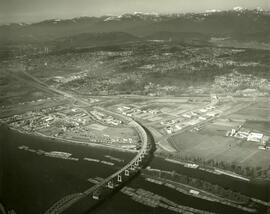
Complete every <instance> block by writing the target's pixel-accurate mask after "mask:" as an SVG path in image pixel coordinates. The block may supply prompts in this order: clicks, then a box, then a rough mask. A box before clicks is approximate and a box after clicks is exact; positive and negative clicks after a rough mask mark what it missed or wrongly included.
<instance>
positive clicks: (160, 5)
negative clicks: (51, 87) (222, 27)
mask: <svg viewBox="0 0 270 214" xmlns="http://www.w3.org/2000/svg"><path fill="white" fill-rule="evenodd" d="M236 6H241V7H244V8H248V9H255V8H257V7H261V8H263V9H264V10H270V0H0V24H7V23H12V22H25V23H33V22H38V21H42V20H45V19H68V18H73V17H80V16H102V15H120V14H123V13H133V12H148V13H149V12H155V13H184V12H203V11H205V10H208V9H219V10H228V9H231V8H233V7H236Z"/></svg>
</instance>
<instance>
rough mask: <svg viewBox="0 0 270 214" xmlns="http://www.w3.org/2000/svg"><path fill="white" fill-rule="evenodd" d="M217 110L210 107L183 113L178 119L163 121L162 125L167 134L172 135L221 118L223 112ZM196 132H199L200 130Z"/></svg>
mask: <svg viewBox="0 0 270 214" xmlns="http://www.w3.org/2000/svg"><path fill="white" fill-rule="evenodd" d="M215 108H216V107H215V106H213V105H209V106H207V107H205V108H201V109H199V110H197V111H190V112H186V113H183V114H181V115H180V117H178V118H176V119H172V120H169V121H161V122H160V124H161V125H162V126H165V128H164V130H165V132H166V133H167V134H172V133H175V132H177V131H179V130H181V129H183V128H186V127H188V126H196V125H198V124H200V123H201V122H203V121H206V120H209V119H211V118H213V117H217V116H219V115H220V113H221V112H220V111H218V110H216V109H215ZM194 130H199V128H197V129H194Z"/></svg>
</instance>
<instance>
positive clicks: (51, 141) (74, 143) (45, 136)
mask: <svg viewBox="0 0 270 214" xmlns="http://www.w3.org/2000/svg"><path fill="white" fill-rule="evenodd" d="M7 127H8V128H9V129H11V130H13V131H15V132H17V133H20V134H24V135H28V136H34V137H42V138H45V139H48V140H50V143H53V142H54V141H55V142H57V141H58V142H61V143H67V144H72V145H83V146H88V147H99V148H103V149H109V150H110V149H112V150H116V151H121V152H129V153H137V152H138V151H136V150H129V149H123V148H117V147H113V146H110V145H104V144H97V143H93V142H89V143H86V142H81V141H75V140H68V139H63V138H57V137H51V136H47V135H44V134H41V133H38V132H35V133H29V132H24V131H21V130H19V129H15V128H12V127H9V126H7Z"/></svg>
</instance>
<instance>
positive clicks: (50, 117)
mask: <svg viewBox="0 0 270 214" xmlns="http://www.w3.org/2000/svg"><path fill="white" fill-rule="evenodd" d="M87 121H88V118H87V114H86V113H85V112H83V111H81V110H79V109H75V108H73V109H71V110H70V109H68V108H65V107H63V106H58V107H49V108H45V109H40V110H35V111H28V112H26V113H23V114H21V115H14V116H11V117H9V118H6V119H3V122H5V123H7V124H9V126H10V127H12V128H14V129H17V130H20V131H24V132H35V131H44V130H46V132H48V133H51V134H53V135H54V136H58V135H60V134H63V133H65V132H66V131H67V130H69V129H71V128H74V127H80V126H81V125H85V124H86V123H87Z"/></svg>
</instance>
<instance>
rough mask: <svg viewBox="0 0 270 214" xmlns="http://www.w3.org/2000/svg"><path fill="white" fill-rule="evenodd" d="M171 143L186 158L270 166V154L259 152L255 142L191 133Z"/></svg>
mask: <svg viewBox="0 0 270 214" xmlns="http://www.w3.org/2000/svg"><path fill="white" fill-rule="evenodd" d="M169 141H170V143H171V144H172V145H173V146H174V147H175V148H176V150H177V151H178V152H179V153H180V154H182V155H184V156H189V157H200V158H202V159H204V160H210V159H214V160H216V161H224V162H227V163H235V164H237V165H238V164H239V165H243V166H254V167H256V166H268V165H269V152H268V151H261V150H259V149H258V148H257V147H258V145H257V144H256V143H254V142H247V141H242V140H239V139H235V138H229V137H225V136H218V135H206V134H201V133H196V134H194V133H190V132H186V133H182V134H179V135H176V136H173V137H171V138H170V139H169Z"/></svg>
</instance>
